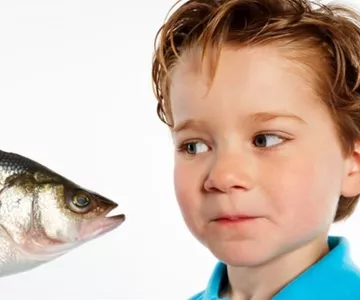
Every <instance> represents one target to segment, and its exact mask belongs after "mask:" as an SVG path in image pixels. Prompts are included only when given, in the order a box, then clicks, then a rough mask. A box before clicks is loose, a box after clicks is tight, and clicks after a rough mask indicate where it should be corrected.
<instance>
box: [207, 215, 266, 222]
mask: <svg viewBox="0 0 360 300" xmlns="http://www.w3.org/2000/svg"><path fill="white" fill-rule="evenodd" d="M257 218H260V216H256V215H250V214H223V215H219V216H217V217H216V218H214V219H212V222H216V223H239V222H244V221H252V220H255V219H257Z"/></svg>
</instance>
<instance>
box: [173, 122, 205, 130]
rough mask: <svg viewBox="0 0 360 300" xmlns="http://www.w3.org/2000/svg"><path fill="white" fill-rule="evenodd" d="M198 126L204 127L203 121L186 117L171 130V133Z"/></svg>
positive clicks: (197, 127)
mask: <svg viewBox="0 0 360 300" xmlns="http://www.w3.org/2000/svg"><path fill="white" fill-rule="evenodd" d="M200 127H204V122H202V121H198V120H195V119H187V120H184V121H183V122H180V123H179V124H178V125H176V126H175V127H174V128H173V129H172V130H171V131H172V132H173V133H177V132H179V131H182V130H186V129H199V128H200Z"/></svg>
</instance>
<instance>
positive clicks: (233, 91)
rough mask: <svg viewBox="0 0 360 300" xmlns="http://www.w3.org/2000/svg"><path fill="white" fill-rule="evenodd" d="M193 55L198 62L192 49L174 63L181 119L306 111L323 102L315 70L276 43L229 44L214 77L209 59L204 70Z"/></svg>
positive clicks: (176, 113)
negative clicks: (286, 54)
mask: <svg viewBox="0 0 360 300" xmlns="http://www.w3.org/2000/svg"><path fill="white" fill-rule="evenodd" d="M195 59H198V63H199V55H198V54H196V53H195V55H194V56H191V54H190V53H188V54H187V55H186V56H184V57H183V58H182V60H181V61H180V62H179V64H178V65H177V66H176V67H175V68H174V69H173V74H172V77H171V81H172V82H171V86H170V105H171V109H172V114H173V119H174V122H175V123H177V124H178V123H179V122H182V121H183V120H184V119H187V118H195V119H197V118H202V117H205V116H208V117H211V116H213V117H218V118H219V117H221V118H227V117H228V116H229V112H230V113H231V114H232V115H234V116H235V114H241V115H243V116H244V118H245V117H247V116H248V115H250V114H254V113H257V112H270V113H271V112H276V113H277V112H280V113H281V112H282V113H300V114H301V113H305V114H306V113H307V111H308V110H309V109H314V108H319V103H318V102H321V101H320V99H318V97H317V95H316V92H315V90H314V88H313V86H312V84H311V83H310V84H309V80H310V79H309V78H310V77H311V76H309V74H308V73H307V72H306V70H305V69H304V68H301V67H299V64H296V63H295V62H292V61H290V60H289V59H287V58H285V57H284V56H283V55H282V53H281V51H279V50H278V49H277V48H276V47H273V48H271V47H254V48H239V49H225V50H224V51H222V52H221V54H220V57H219V61H218V66H217V69H216V74H215V77H214V79H213V81H210V76H209V73H208V70H209V66H206V60H204V64H203V66H204V67H203V68H202V69H201V71H200V70H199V68H198V66H197V67H195V68H194V67H193V64H192V63H193V62H194V60H195ZM309 104H310V106H309ZM239 117H240V116H239ZM175 125H176V124H175Z"/></svg>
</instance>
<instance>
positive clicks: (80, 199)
mask: <svg viewBox="0 0 360 300" xmlns="http://www.w3.org/2000/svg"><path fill="white" fill-rule="evenodd" d="M73 203H74V204H75V205H76V206H77V207H79V208H84V207H86V206H88V205H89V204H90V200H89V198H88V197H86V196H84V195H75V196H74V197H73Z"/></svg>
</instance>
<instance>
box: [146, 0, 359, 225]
mask: <svg viewBox="0 0 360 300" xmlns="http://www.w3.org/2000/svg"><path fill="white" fill-rule="evenodd" d="M179 2H180V1H178V2H176V3H175V5H174V6H173V7H172V8H171V9H170V11H169V13H170V12H171V11H172V9H173V8H174V7H175V6H176V5H177V4H178V3H179ZM359 21H360V17H359V15H358V14H357V13H356V11H355V10H354V9H352V8H350V7H346V6H341V5H331V4H328V5H324V4H320V3H315V2H310V1H306V0H227V1H226V0H189V1H186V2H185V3H184V4H182V5H181V6H179V7H178V8H177V9H176V10H175V11H174V12H173V13H172V14H171V16H170V17H169V18H168V19H167V20H166V21H165V22H164V24H163V25H162V26H161V28H160V29H159V31H158V32H157V34H156V38H155V53H154V57H153V65H152V79H153V88H154V93H155V96H156V98H157V101H158V105H157V114H158V117H159V118H160V120H161V121H163V122H164V123H166V124H167V125H168V126H170V127H171V126H172V120H171V107H170V100H169V86H170V85H169V82H170V77H171V70H172V68H173V67H174V66H175V65H176V63H177V61H178V60H179V58H180V57H181V56H182V55H183V54H184V53H185V52H186V51H189V50H191V49H195V48H197V49H202V58H204V56H205V53H209V52H210V51H211V53H210V54H211V55H210V56H211V57H212V58H213V59H214V60H213V61H212V62H213V64H212V65H211V66H212V68H211V72H212V75H214V74H215V71H216V66H217V60H218V57H219V54H220V51H221V48H223V47H224V46H231V47H244V46H255V45H265V44H273V45H275V44H276V45H278V46H279V47H285V48H287V49H288V50H289V51H288V55H289V57H290V58H291V59H293V60H297V61H298V62H300V63H302V64H303V65H305V66H307V67H308V68H311V70H312V73H313V74H315V76H314V78H315V80H314V84H313V85H314V88H315V90H316V91H317V92H318V94H319V96H320V98H321V99H322V101H323V102H324V104H325V105H326V107H327V108H328V109H329V112H330V114H331V115H332V117H333V120H334V124H335V126H336V130H337V133H338V136H339V140H340V142H341V145H342V147H343V150H344V154H350V153H351V152H352V151H353V147H354V142H355V141H356V140H357V139H359V138H360V88H359V84H360V69H359V67H360V66H359V64H360V28H359V23H360V22H359ZM358 196H359V195H358ZM358 196H355V197H348V198H346V197H343V196H341V197H340V199H339V205H338V210H337V213H336V216H335V220H334V221H335V222H337V221H340V220H343V219H345V218H347V217H349V216H350V215H351V214H352V213H353V211H354V209H355V207H356V205H357V202H358Z"/></svg>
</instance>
